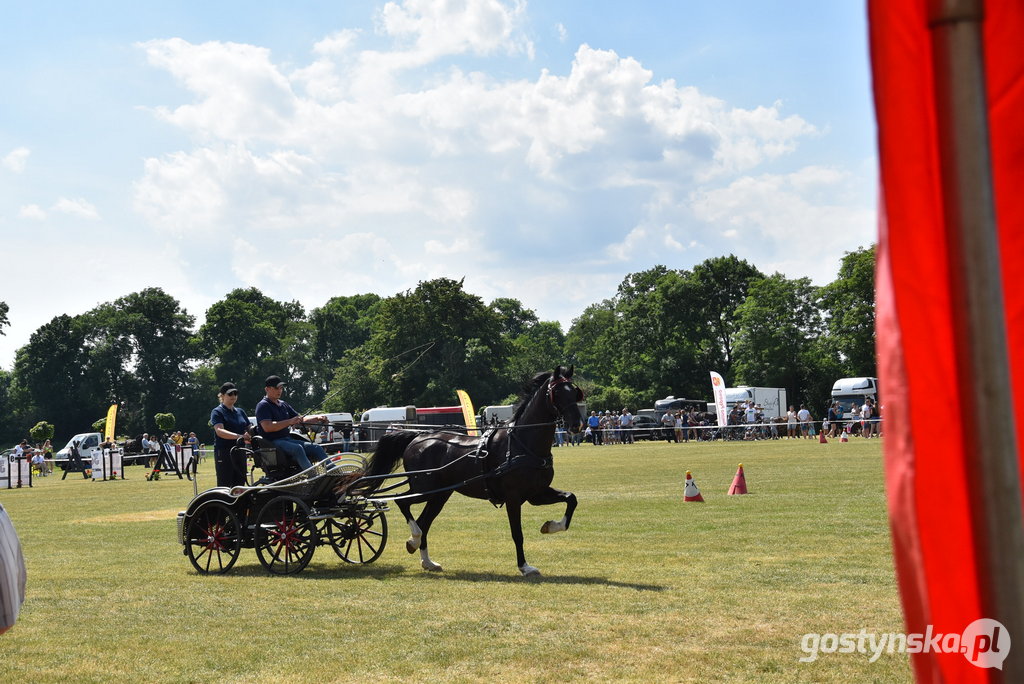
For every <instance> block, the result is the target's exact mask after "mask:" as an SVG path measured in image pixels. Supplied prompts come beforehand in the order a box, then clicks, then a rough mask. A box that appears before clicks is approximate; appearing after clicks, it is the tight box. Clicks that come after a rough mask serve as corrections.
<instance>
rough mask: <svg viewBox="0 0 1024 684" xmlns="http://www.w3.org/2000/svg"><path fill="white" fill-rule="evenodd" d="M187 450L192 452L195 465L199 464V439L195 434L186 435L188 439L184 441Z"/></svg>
mask: <svg viewBox="0 0 1024 684" xmlns="http://www.w3.org/2000/svg"><path fill="white" fill-rule="evenodd" d="M186 443H187V444H188V447H189V449H191V450H192V458H194V459H195V461H196V463H199V438H198V437H196V433H194V432H190V433H188V439H187V440H186Z"/></svg>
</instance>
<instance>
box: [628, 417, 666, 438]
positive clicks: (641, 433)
mask: <svg viewBox="0 0 1024 684" xmlns="http://www.w3.org/2000/svg"><path fill="white" fill-rule="evenodd" d="M660 430H661V421H659V420H655V419H654V418H651V417H650V416H633V440H634V441H636V440H639V439H655V440H657V439H662V435H661V433H660V432H659V431H660Z"/></svg>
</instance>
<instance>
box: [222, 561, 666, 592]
mask: <svg viewBox="0 0 1024 684" xmlns="http://www.w3.org/2000/svg"><path fill="white" fill-rule="evenodd" d="M231 574H239V575H243V576H259V575H263V576H266V575H268V574H269V573H267V572H266V571H265V570H264V569H263V566H261V565H258V564H257V565H248V566H243V567H239V566H235V568H234V569H232V571H231ZM402 575H405V576H407V577H409V578H410V579H421V578H422V579H424V580H426V581H434V582H504V583H508V584H517V583H518V584H521V583H523V582H529V583H531V584H534V583H537V584H539V583H543V584H582V585H600V586H605V587H618V588H620V589H634V590H636V591H667V590H668V589H669V588H670V587H667V586H661V585H658V584H638V583H635V582H616V581H615V580H610V579H607V578H605V577H584V576H581V575H541V576H539V577H538V576H534V577H522V576H520V575H517V574H513V573H507V574H505V573H493V572H465V571H455V572H452V571H445V572H426V571H423V570H419V569H418V568H412V569H411V568H409V567H408V566H405V565H377V564H373V565H341V566H333V567H329V566H326V565H324V566H310V567H307V568H306V569H305V570H303V571H302V572H300V573H298V574H297V575H294V577H295V578H297V579H307V580H323V579H344V578H353V579H355V578H360V579H367V578H369V579H389V578H394V577H399V576H402Z"/></svg>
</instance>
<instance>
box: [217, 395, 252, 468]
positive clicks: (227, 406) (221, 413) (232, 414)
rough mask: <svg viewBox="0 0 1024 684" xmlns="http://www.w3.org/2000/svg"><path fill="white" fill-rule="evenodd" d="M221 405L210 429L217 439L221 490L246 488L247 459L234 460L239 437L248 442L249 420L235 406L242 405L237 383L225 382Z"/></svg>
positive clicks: (238, 458)
mask: <svg viewBox="0 0 1024 684" xmlns="http://www.w3.org/2000/svg"><path fill="white" fill-rule="evenodd" d="M217 397H218V398H219V399H220V404H218V405H217V407H216V408H215V409H213V411H211V412H210V425H212V426H213V432H214V434H215V435H216V439H215V440H214V447H213V463H214V466H215V467H216V469H217V486H218V487H234V486H236V485H244V484H245V458H244V457H242V456H234V457H233V456H232V455H231V448H232V447H233V446H235V442H236V440H238V438H239V437H244V438H245V441H246V442H248V441H249V439H250V437H249V417H248V416H246V415H245V411H243V410H242V409H240V408H237V407H236V406H235V403H236V402H237V401H238V389H237V388H236V387H235V383H233V382H225V383H224V384H223V385H221V386H220V393H219V394H218V395H217Z"/></svg>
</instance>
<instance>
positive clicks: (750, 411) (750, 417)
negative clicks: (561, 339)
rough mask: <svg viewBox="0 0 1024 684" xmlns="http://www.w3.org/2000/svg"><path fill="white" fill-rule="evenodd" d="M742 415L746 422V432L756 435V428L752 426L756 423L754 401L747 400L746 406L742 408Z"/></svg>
mask: <svg viewBox="0 0 1024 684" xmlns="http://www.w3.org/2000/svg"><path fill="white" fill-rule="evenodd" d="M743 417H744V418H745V419H746V422H747V433H748V434H752V435H754V437H757V435H756V434H755V433H756V428H755V427H754V426H755V425H756V424H757V409H755V408H754V402H752V401H748V402H747V407H746V408H745V409H744V410H743Z"/></svg>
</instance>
